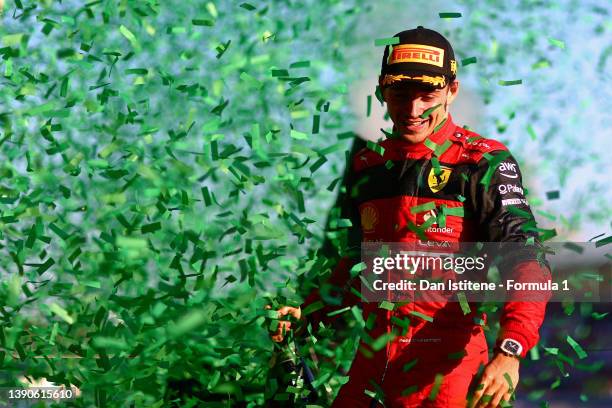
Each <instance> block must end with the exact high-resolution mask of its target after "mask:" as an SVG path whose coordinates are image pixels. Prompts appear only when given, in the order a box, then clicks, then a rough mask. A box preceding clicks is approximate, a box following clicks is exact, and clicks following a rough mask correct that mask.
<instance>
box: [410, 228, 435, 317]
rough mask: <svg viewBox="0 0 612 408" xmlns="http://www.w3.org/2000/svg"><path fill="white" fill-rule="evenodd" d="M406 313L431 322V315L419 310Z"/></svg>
mask: <svg viewBox="0 0 612 408" xmlns="http://www.w3.org/2000/svg"><path fill="white" fill-rule="evenodd" d="M432 218H433V217H432ZM430 219H431V218H430ZM408 313H410V314H411V315H414V316H416V317H419V318H421V319H423V320H425V321H428V322H430V323H432V322H433V317H431V316H427V315H425V314H423V313H421V312H417V311H416V310H411V311H410V312H408Z"/></svg>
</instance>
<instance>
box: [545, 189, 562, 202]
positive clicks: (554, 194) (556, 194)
mask: <svg viewBox="0 0 612 408" xmlns="http://www.w3.org/2000/svg"><path fill="white" fill-rule="evenodd" d="M546 198H547V199H549V200H557V199H559V190H554V191H547V192H546Z"/></svg>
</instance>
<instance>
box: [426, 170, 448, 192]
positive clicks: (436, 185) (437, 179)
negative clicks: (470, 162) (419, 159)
mask: <svg viewBox="0 0 612 408" xmlns="http://www.w3.org/2000/svg"><path fill="white" fill-rule="evenodd" d="M440 170H441V172H440V173H439V174H436V169H435V168H432V169H431V170H429V175H428V176H427V184H428V185H429V188H430V189H431V191H433V192H434V193H437V192H438V191H441V190H442V189H443V188H444V187H445V186H446V184H447V183H448V180H449V179H450V175H451V173H452V172H453V169H451V168H450V167H446V166H440Z"/></svg>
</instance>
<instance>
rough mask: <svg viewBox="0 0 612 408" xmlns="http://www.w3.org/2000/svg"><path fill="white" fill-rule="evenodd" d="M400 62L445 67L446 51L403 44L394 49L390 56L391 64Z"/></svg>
mask: <svg viewBox="0 0 612 408" xmlns="http://www.w3.org/2000/svg"><path fill="white" fill-rule="evenodd" d="M400 62H420V63H421V64H429V65H435V66H437V67H442V66H443V65H444V49H442V48H438V47H432V46H429V45H421V44H402V45H398V46H396V47H393V52H392V53H391V54H390V55H389V60H388V63H389V64H397V63H400Z"/></svg>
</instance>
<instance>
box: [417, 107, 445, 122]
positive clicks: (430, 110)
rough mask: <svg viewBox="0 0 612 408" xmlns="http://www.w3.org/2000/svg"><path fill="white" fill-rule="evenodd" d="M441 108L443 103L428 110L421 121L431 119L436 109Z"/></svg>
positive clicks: (422, 115)
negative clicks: (430, 116)
mask: <svg viewBox="0 0 612 408" xmlns="http://www.w3.org/2000/svg"><path fill="white" fill-rule="evenodd" d="M440 106H442V104H441V103H439V104H437V105H436V106H432V107H431V108H429V109H427V110H426V111H425V112H423V113H422V114H421V115H420V116H419V117H420V118H421V119H427V118H428V117H429V115H431V114H432V113H433V112H434V111H435V110H436V109H438V108H439V107H440Z"/></svg>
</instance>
